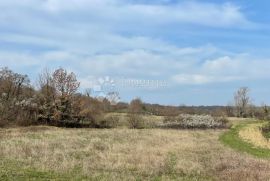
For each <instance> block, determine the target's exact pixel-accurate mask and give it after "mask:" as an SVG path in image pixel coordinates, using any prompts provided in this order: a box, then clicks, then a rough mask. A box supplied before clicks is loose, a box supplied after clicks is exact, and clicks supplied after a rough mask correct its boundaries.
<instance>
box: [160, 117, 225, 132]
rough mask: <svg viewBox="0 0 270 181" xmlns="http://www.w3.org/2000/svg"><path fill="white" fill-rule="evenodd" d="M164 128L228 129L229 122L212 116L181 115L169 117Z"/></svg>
mask: <svg viewBox="0 0 270 181" xmlns="http://www.w3.org/2000/svg"><path fill="white" fill-rule="evenodd" d="M162 127H167V128H184V129H185V128H192V129H194V128H201V129H209V128H227V127H228V120H227V119H226V118H223V117H213V116H210V115H189V114H180V115H179V116H177V117H167V118H166V119H165V120H164V124H163V125H162Z"/></svg>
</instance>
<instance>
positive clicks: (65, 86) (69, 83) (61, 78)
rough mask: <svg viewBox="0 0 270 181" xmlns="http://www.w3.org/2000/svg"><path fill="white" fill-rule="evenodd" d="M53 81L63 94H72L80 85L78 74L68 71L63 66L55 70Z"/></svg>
mask: <svg viewBox="0 0 270 181" xmlns="http://www.w3.org/2000/svg"><path fill="white" fill-rule="evenodd" d="M53 83H54V86H55V88H56V90H57V91H58V92H59V93H60V94H61V96H70V95H72V94H74V93H75V92H76V91H77V90H78V88H79V86H80V83H79V82H78V81H77V78H76V75H75V74H74V73H73V72H71V73H68V72H67V71H66V70H64V69H63V68H59V69H57V70H55V72H54V73H53Z"/></svg>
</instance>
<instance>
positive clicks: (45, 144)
mask: <svg viewBox="0 0 270 181" xmlns="http://www.w3.org/2000/svg"><path fill="white" fill-rule="evenodd" d="M224 132H225V130H161V129H143V130H133V129H102V130H98V129H61V128H54V127H28V128H10V129H0V157H1V161H0V180H28V179H29V178H30V179H32V180H241V179H242V180H247V178H248V180H268V179H269V178H270V172H269V170H270V160H268V159H258V158H256V157H254V156H252V155H249V154H246V153H241V152H238V151H235V150H234V149H231V148H229V147H226V146H224V145H223V144H222V143H221V142H220V141H219V136H220V135H221V134H223V133H224Z"/></svg>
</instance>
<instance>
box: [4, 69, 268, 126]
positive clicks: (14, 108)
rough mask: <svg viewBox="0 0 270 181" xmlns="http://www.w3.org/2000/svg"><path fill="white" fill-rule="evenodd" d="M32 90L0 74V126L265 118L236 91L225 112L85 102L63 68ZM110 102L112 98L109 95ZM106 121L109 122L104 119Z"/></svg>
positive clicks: (19, 77) (23, 78)
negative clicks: (142, 117) (144, 117)
mask: <svg viewBox="0 0 270 181" xmlns="http://www.w3.org/2000/svg"><path fill="white" fill-rule="evenodd" d="M37 82H38V86H37V87H34V86H33V85H32V84H31V83H30V79H29V77H28V76H27V75H23V74H19V73H15V72H13V71H12V70H10V69H9V68H7V67H5V68H1V69H0V126H1V127H3V126H9V125H23V126H26V125H34V124H46V125H54V126H65V127H89V126H92V127H102V125H100V124H101V123H103V124H104V123H106V121H108V120H105V116H104V115H105V113H109V112H118V113H119V112H120V113H128V114H130V115H131V116H130V117H131V118H134V115H138V114H150V115H157V116H177V115H179V114H182V113H187V114H211V115H214V116H237V117H259V118H261V119H266V118H268V117H269V108H268V106H266V105H264V106H260V107H256V106H253V105H252V104H251V98H250V96H249V89H248V88H247V87H242V88H240V89H239V90H238V91H237V92H236V93H235V95H234V104H233V105H228V106H164V105H158V104H148V103H144V102H143V101H142V100H141V99H139V98H136V99H134V100H132V101H131V102H130V104H128V103H125V102H119V103H117V104H116V103H115V102H114V103H113V104H111V103H112V102H111V101H112V100H109V99H106V98H104V99H98V98H95V97H91V94H90V93H89V92H88V91H86V92H85V93H79V91H78V90H79V87H80V82H79V81H78V80H77V77H76V75H75V74H74V73H73V72H68V71H67V70H65V69H63V68H58V69H56V70H54V71H52V72H51V71H49V70H47V69H45V70H43V71H42V73H40V74H39V77H38V81H37ZM111 94H112V96H114V95H117V94H113V93H111ZM106 119H112V118H106Z"/></svg>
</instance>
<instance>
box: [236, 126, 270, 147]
mask: <svg viewBox="0 0 270 181" xmlns="http://www.w3.org/2000/svg"><path fill="white" fill-rule="evenodd" d="M262 126H263V123H253V124H248V125H247V126H245V127H244V128H243V129H241V130H240V131H239V136H240V138H241V139H243V140H245V141H247V142H249V143H251V144H253V145H254V146H256V147H260V148H265V149H269V151H270V140H269V139H267V138H266V137H264V135H263V133H262V130H261V129H262Z"/></svg>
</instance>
